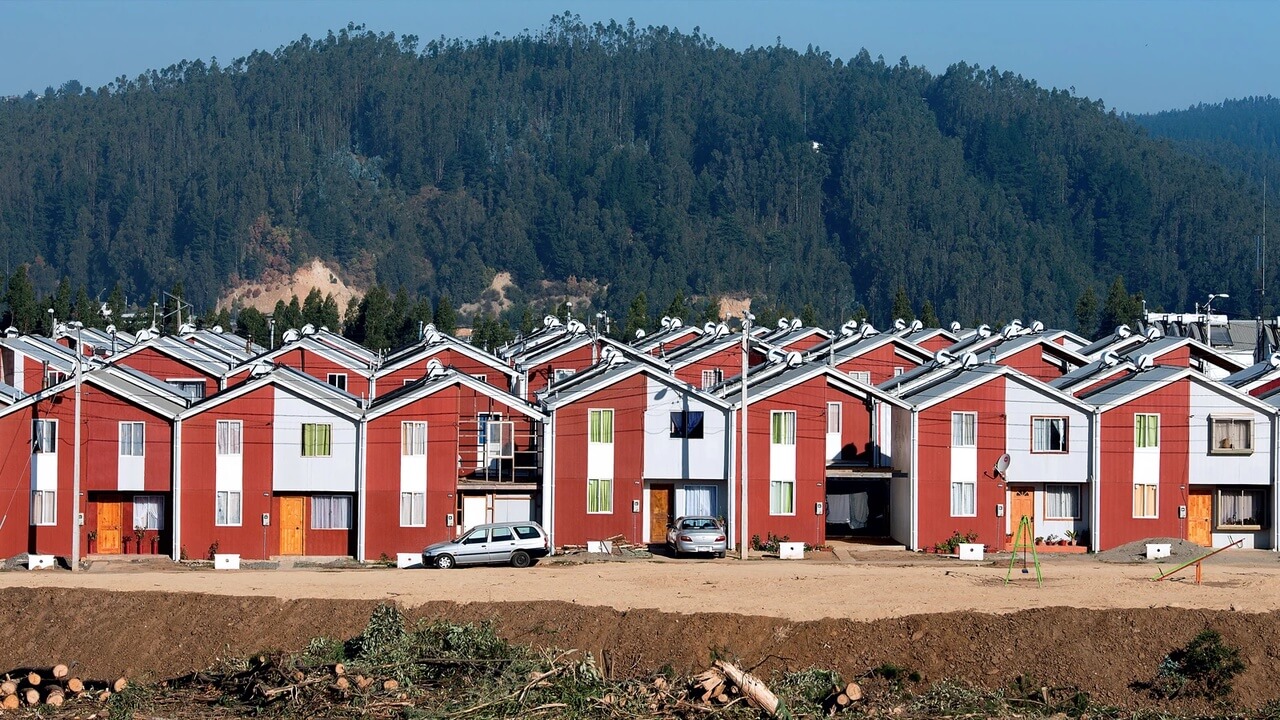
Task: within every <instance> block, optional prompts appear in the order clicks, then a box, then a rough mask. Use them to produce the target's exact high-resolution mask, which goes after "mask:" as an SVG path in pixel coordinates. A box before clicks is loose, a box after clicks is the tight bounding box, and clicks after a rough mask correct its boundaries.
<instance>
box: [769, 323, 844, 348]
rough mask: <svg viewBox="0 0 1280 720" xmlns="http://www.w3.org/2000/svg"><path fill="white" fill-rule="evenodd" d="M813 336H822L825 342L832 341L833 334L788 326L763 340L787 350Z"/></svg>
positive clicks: (814, 328) (814, 329)
mask: <svg viewBox="0 0 1280 720" xmlns="http://www.w3.org/2000/svg"><path fill="white" fill-rule="evenodd" d="M811 335H820V336H821V337H822V339H823V340H830V339H831V333H830V332H828V331H827V330H823V329H822V328H820V327H804V326H801V327H793V326H792V325H788V326H787V327H786V328H779V329H777V330H775V331H774V332H772V333H769V334H768V335H765V336H764V337H763V338H761V340H763V341H764V342H765V343H767V344H769V345H773V346H774V347H777V348H781V349H786V347H787V345H790V344H791V343H794V342H799V341H800V340H803V339H805V338H807V337H809V336H811Z"/></svg>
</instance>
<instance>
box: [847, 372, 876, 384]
mask: <svg viewBox="0 0 1280 720" xmlns="http://www.w3.org/2000/svg"><path fill="white" fill-rule="evenodd" d="M849 379H851V380H853V381H854V382H860V383H862V384H863V385H870V384H871V371H870V370H850V371H849Z"/></svg>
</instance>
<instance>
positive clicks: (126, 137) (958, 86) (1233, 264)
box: [0, 15, 1276, 327]
mask: <svg viewBox="0 0 1280 720" xmlns="http://www.w3.org/2000/svg"><path fill="white" fill-rule="evenodd" d="M1272 107H1274V101H1272ZM1241 113H1242V116H1243V114H1244V109H1242V110H1241ZM1160 117H1161V116H1153V117H1149V118H1145V119H1144V120H1143V124H1144V125H1145V126H1146V127H1147V128H1150V130H1146V129H1143V128H1142V127H1138V126H1137V125H1135V123H1134V122H1132V121H1131V119H1129V118H1125V117H1120V116H1118V115H1116V114H1114V113H1108V112H1106V111H1105V110H1104V107H1103V104H1102V103H1101V102H1100V101H1096V102H1095V101H1090V100H1088V99H1085V98H1079V97H1076V96H1074V95H1073V94H1072V93H1071V92H1068V91H1062V90H1046V89H1044V88H1040V87H1038V86H1037V85H1036V83H1035V82H1034V81H1031V80H1027V79H1024V78H1022V77H1020V76H1018V75H1015V74H1013V73H1010V72H1000V71H998V70H996V69H994V68H993V69H985V70H984V69H981V68H979V67H976V66H970V65H965V64H958V65H955V66H953V67H951V68H949V69H948V70H947V71H946V72H945V73H942V74H940V75H933V74H930V73H928V72H926V71H925V70H924V69H922V68H919V67H914V66H912V65H911V64H910V63H909V62H908V61H907V59H906V58H903V59H902V60H901V61H900V62H897V63H886V62H885V61H884V60H883V59H882V58H872V57H870V55H869V54H868V53H866V52H865V51H864V52H862V53H860V54H859V55H857V56H856V57H852V58H848V59H840V58H835V57H832V56H831V55H830V54H829V53H826V52H823V51H821V50H820V49H817V48H809V49H807V50H805V51H798V50H795V49H791V48H787V47H783V46H781V45H777V46H772V47H762V48H752V49H748V50H745V51H738V50H733V49H729V48H725V47H722V46H720V45H719V44H717V43H716V42H714V41H713V40H712V39H711V38H709V37H707V36H706V35H704V34H702V33H700V32H699V31H698V30H696V29H695V30H694V31H693V32H692V33H680V32H676V31H674V30H670V29H668V28H665V27H660V28H647V29H641V28H637V27H635V26H634V25H629V24H612V23H611V24H609V25H607V26H604V25H591V26H588V25H585V24H582V23H581V22H579V21H578V20H577V19H576V18H574V17H572V16H568V15H565V16H562V17H557V18H554V19H553V20H552V21H551V22H550V23H549V24H548V25H547V26H546V27H545V28H544V29H541V30H539V31H534V32H528V33H525V34H521V35H519V36H516V37H513V38H501V37H495V38H486V39H479V40H472V41H464V40H451V39H439V40H432V41H429V42H426V43H423V42H420V40H419V39H418V38H417V37H414V36H411V35H406V36H400V37H398V36H395V35H391V34H378V33H373V32H369V31H366V30H365V29H363V28H361V27H358V26H351V27H348V28H347V29H345V30H342V31H340V32H337V33H331V34H330V35H329V36H327V37H325V38H323V39H311V38H308V37H305V36H304V37H303V38H302V39H300V40H298V41H296V42H294V43H291V44H290V45H288V46H286V47H282V48H280V49H278V50H276V51H275V52H255V53H254V54H252V55H250V56H249V57H246V58H241V59H237V60H235V61H234V62H230V63H227V64H221V63H219V62H217V61H216V60H214V61H210V62H207V63H206V62H203V61H200V60H196V61H191V62H186V61H184V62H182V63H179V64H177V65H173V66H171V67H168V68H165V69H163V70H153V71H149V72H146V73H143V74H141V75H139V76H137V77H136V78H129V77H125V76H122V77H120V78H118V79H117V80H116V81H115V82H113V83H111V84H110V85H108V86H105V87H100V88H85V87H81V86H80V84H79V83H78V82H75V81H70V82H68V83H66V84H64V85H63V86H62V87H61V88H60V89H52V88H51V89H50V90H49V91H47V92H46V94H45V95H44V96H42V97H37V96H35V95H28V96H27V97H26V98H23V99H15V100H10V101H6V102H3V103H0V258H2V259H3V267H2V268H0V269H2V270H4V271H5V272H6V274H11V273H12V272H13V271H14V269H15V268H16V267H17V266H19V265H22V264H28V265H29V275H30V278H31V282H32V284H33V285H34V286H35V287H36V288H37V290H39V291H40V292H46V293H47V292H52V290H53V288H54V287H55V286H56V285H57V284H58V282H59V280H60V279H62V278H68V279H69V280H70V283H71V284H72V285H73V286H75V287H82V286H83V287H87V288H88V290H89V292H88V294H89V295H91V296H93V295H97V296H98V297H99V298H102V297H105V294H106V293H107V292H109V290H110V289H111V288H113V287H116V286H117V285H118V286H119V288H120V291H121V292H122V293H123V294H124V296H125V297H128V298H129V299H130V301H132V300H133V299H134V298H140V297H146V296H156V295H158V294H159V292H160V290H162V289H168V288H171V287H172V286H174V284H175V283H182V284H183V286H184V287H185V289H186V293H187V295H186V297H187V299H188V300H190V301H192V302H193V303H195V304H196V306H197V307H199V308H208V307H210V306H211V305H212V303H213V302H214V301H215V299H216V298H217V297H218V296H219V295H220V294H221V293H222V292H223V290H224V289H226V288H227V287H228V286H229V285H230V284H232V283H235V282H238V281H240V280H243V279H253V278H257V277H259V276H260V275H261V274H262V273H263V272H264V271H267V270H271V269H274V270H280V271H286V270H290V269H291V268H292V267H294V266H296V265H297V264H299V263H301V262H303V261H305V260H307V259H308V258H310V257H312V256H319V257H321V258H324V259H326V260H327V261H330V262H333V263H336V264H337V266H338V267H340V268H341V271H342V272H343V273H344V275H345V276H347V278H348V279H349V280H350V281H351V282H353V283H355V284H357V285H362V286H366V287H367V286H370V285H372V284H374V283H377V284H379V285H380V286H381V287H382V288H385V289H386V291H387V293H386V297H388V298H390V297H392V296H394V295H395V293H396V291H397V290H404V295H403V298H404V299H402V302H409V303H418V302H419V300H418V299H419V298H423V299H427V300H428V301H429V300H430V299H433V298H438V297H441V296H448V297H451V298H454V301H455V302H456V303H464V302H468V301H470V300H473V299H475V298H478V297H479V296H480V295H481V294H482V292H484V290H485V288H486V287H487V286H488V284H489V282H490V280H491V278H492V276H493V274H494V273H495V272H498V271H509V272H511V273H512V274H513V276H514V279H515V283H516V287H514V288H512V289H511V290H509V291H508V296H509V297H510V299H512V300H513V301H514V305H513V306H512V307H511V309H510V310H508V311H507V314H506V315H505V316H504V318H503V320H504V322H505V323H506V324H508V325H510V326H515V325H519V324H521V322H522V320H523V321H526V322H527V320H528V318H529V317H530V307H531V305H533V306H534V312H535V313H540V312H541V311H542V310H543V308H542V306H541V305H540V303H542V302H544V301H545V299H546V291H545V288H546V287H547V285H546V282H550V283H552V287H555V286H556V285H555V284H557V283H563V282H564V281H568V280H571V279H573V280H578V281H583V280H585V281H590V282H591V283H594V285H593V286H594V287H598V288H599V290H598V291H597V292H596V295H595V296H594V297H592V298H591V302H592V304H593V307H595V308H604V309H608V310H609V312H610V313H611V314H612V315H613V316H614V317H616V318H621V317H624V316H626V315H627V314H628V308H631V309H632V311H633V313H634V309H635V305H636V300H637V299H638V296H639V295H640V294H641V293H644V294H645V297H646V298H647V303H646V305H645V307H647V308H649V309H650V310H651V311H653V314H658V313H657V311H658V310H660V309H662V308H666V307H668V305H669V304H670V303H671V302H672V300H673V298H675V297H676V296H677V293H679V294H680V297H690V298H693V297H698V298H709V297H715V296H720V295H730V294H745V295H750V296H751V297H752V298H754V299H755V303H756V304H755V305H753V309H757V310H758V309H760V308H768V309H770V310H771V311H772V312H777V311H781V310H783V309H786V310H788V311H790V312H795V313H798V312H800V310H801V308H802V307H805V306H808V307H809V308H810V309H809V312H810V313H811V314H815V315H816V317H817V319H818V320H820V321H822V322H825V323H831V324H834V323H836V322H838V321H839V320H840V319H842V318H843V317H846V316H848V315H849V314H851V313H852V312H854V308H858V307H860V306H861V307H863V308H865V309H866V311H868V312H870V314H871V317H872V319H873V320H875V321H876V322H878V323H882V322H886V321H887V320H888V318H889V314H890V312H891V310H892V306H893V304H894V296H895V293H896V291H897V290H898V289H899V288H905V290H906V295H907V296H908V298H909V304H910V305H911V306H913V307H914V308H915V310H916V311H920V310H921V308H922V307H923V305H924V304H925V302H926V301H927V302H928V303H929V304H930V309H931V312H934V313H936V315H937V317H939V318H940V319H941V320H943V321H944V322H949V321H951V320H959V321H961V322H962V323H965V324H970V323H974V322H978V321H986V322H993V323H994V322H1000V321H1001V320H1003V319H1007V318H1010V317H1021V318H1023V319H1024V320H1029V319H1031V318H1037V319H1041V320H1044V321H1045V322H1047V323H1050V324H1057V325H1060V326H1067V327H1073V326H1075V320H1074V317H1075V310H1076V306H1077V300H1078V299H1079V298H1080V297H1081V296H1082V295H1084V294H1085V291H1086V290H1089V291H1092V293H1093V294H1096V295H1097V296H1099V297H1100V296H1103V295H1105V294H1106V289H1107V288H1108V287H1109V286H1111V285H1112V283H1113V281H1114V280H1115V279H1116V278H1117V277H1119V278H1122V279H1123V282H1124V285H1125V286H1127V287H1128V288H1129V289H1130V290H1132V291H1135V292H1140V293H1142V294H1143V295H1144V297H1145V298H1146V299H1147V301H1148V303H1149V304H1151V305H1152V306H1162V307H1165V308H1169V309H1183V308H1187V309H1189V308H1190V307H1191V305H1192V303H1194V302H1196V301H1197V300H1199V299H1200V298H1201V297H1202V296H1204V295H1206V294H1207V293H1209V292H1229V293H1231V294H1232V297H1233V298H1236V299H1238V300H1233V301H1232V302H1233V303H1238V305H1239V307H1222V306H1221V304H1219V305H1218V307H1220V308H1221V309H1222V310H1225V311H1228V312H1232V313H1238V312H1248V311H1250V310H1251V308H1248V307H1245V305H1246V303H1248V302H1249V300H1248V298H1250V292H1251V290H1252V288H1253V287H1254V286H1255V279H1254V276H1255V273H1254V250H1253V246H1252V238H1253V237H1254V235H1256V234H1257V233H1258V232H1259V229H1260V218H1259V213H1258V212H1257V199H1258V194H1257V192H1255V191H1254V189H1253V187H1252V185H1251V181H1250V180H1249V178H1248V176H1246V175H1242V174H1239V173H1234V172H1231V171H1227V170H1224V169H1223V167H1222V166H1221V165H1220V164H1219V161H1220V159H1219V158H1217V157H1215V156H1214V155H1213V154H1212V153H1209V152H1198V153H1189V152H1188V151H1186V150H1185V149H1184V146H1183V144H1182V143H1183V142H1184V141H1183V140H1181V139H1180V140H1179V141H1178V142H1174V141H1171V140H1158V139H1153V138H1151V137H1150V135H1149V134H1148V133H1149V132H1150V133H1158V132H1159V131H1158V130H1157V129H1156V128H1157V124H1158V121H1160ZM1205 122H1206V123H1209V124H1212V122H1213V121H1212V120H1211V119H1206V120H1205ZM1242 122H1243V121H1242ZM1188 125H1190V123H1188ZM1275 127H1276V124H1275V123H1272V124H1271V128H1272V129H1273V132H1274V128H1275ZM1206 142H1208V141H1206ZM1271 142H1272V148H1274V135H1273V136H1272V138H1271ZM1224 152H1225V151H1224ZM428 305H430V302H428ZM424 313H425V310H423V311H422V312H420V313H419V315H422V314H424ZM619 324H621V323H619Z"/></svg>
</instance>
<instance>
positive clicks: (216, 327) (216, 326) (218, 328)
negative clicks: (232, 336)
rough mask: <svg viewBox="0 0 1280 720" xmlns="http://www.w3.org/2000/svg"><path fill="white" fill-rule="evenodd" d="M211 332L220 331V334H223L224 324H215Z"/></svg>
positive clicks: (210, 329)
mask: <svg viewBox="0 0 1280 720" xmlns="http://www.w3.org/2000/svg"><path fill="white" fill-rule="evenodd" d="M209 332H215V333H218V334H219V335H221V334H222V326H221V325H214V326H213V327H211V328H209Z"/></svg>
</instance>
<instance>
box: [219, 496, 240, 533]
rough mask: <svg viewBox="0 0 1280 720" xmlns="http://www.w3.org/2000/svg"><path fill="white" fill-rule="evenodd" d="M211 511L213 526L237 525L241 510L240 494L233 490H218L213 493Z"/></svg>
mask: <svg viewBox="0 0 1280 720" xmlns="http://www.w3.org/2000/svg"><path fill="white" fill-rule="evenodd" d="M213 509H214V513H213V515H214V519H213V523H214V524H215V525H233V526H236V525H239V524H240V510H241V495H240V493H239V492H236V491H234V490H219V491H218V492H217V493H215V498H214V508H213Z"/></svg>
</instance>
